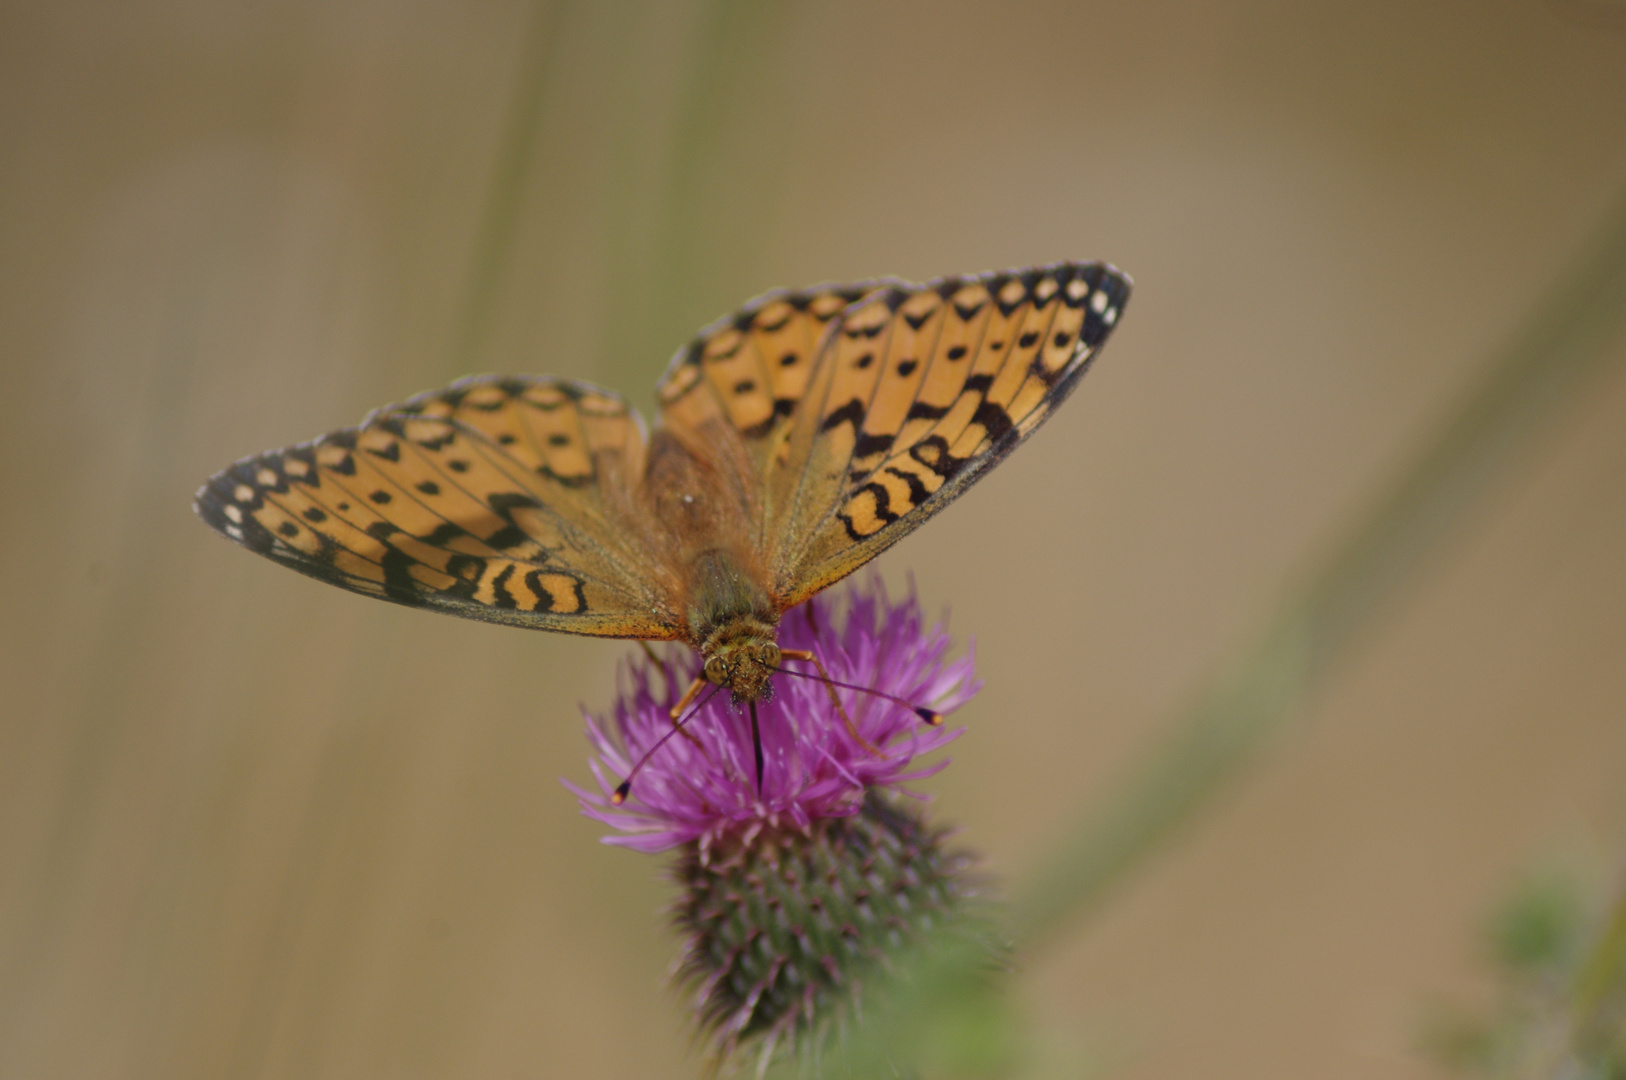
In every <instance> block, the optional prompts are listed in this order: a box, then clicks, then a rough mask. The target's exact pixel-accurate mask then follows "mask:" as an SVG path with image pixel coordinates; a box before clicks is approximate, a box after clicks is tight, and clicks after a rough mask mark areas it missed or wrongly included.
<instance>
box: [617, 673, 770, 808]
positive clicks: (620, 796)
mask: <svg viewBox="0 0 1626 1080" xmlns="http://www.w3.org/2000/svg"><path fill="white" fill-rule="evenodd" d="M721 689H722V687H720V686H714V687H712V691H711V693H709V694H707V695H706V696H705V697H704V698H702V699H701V701H700V702H699V703H698V704H697V705H695V707H694V708H692V709H690V710H689V711H688V712H687V713H685V714H684V716H683V719H681V720H673V721H672V730H671V731H668V732H667V733H666V734H664V735H662V736H661V737H660V738H659V739H657V740H655V745H654V746H651V747H650V748H649V749H648V750H645V751H644V756H643V757H641V758H639V759H638V762H637V764H635V765H633V767H632V768H631V769H630V770H628V772H627V778H626V779H625V780H623V781H621V783H619V784H617V785H616V786H615V793H614V794H612V795H611V796H610V803H611V805H613V806H620V805H621V804H622V803H624V802H626V801H627V796H628V795H630V794H631V793H632V781H633V779H634V778H635V777H636V776H637V775H638V774H639V773H640V772H643V770H644V766H645V765H647V764H649V759H650V758H652V757H654V756H655V751H657V750H659V749H660V748H661V747H663V746H665V745H666V741H667V740H668V739H670V738H671V737H672V736H673V735H676V734H678V733H679V732H680V731H683V725H684V724H687V723H688V722H689V721H690V720H693V719H694V716H695V714H696V713H698V712H699V711H700V710H701V709H703V708H705V707H706V702H708V701H710V700H711V699H712V698H713V697H715V696H716V695H717V691H719V690H721ZM756 733H757V732H756V710H755V709H754V708H753V709H752V710H751V734H752V735H753V736H755V735H756ZM761 791H762V743H761V742H760V741H759V742H758V743H757V792H758V794H760V793H761Z"/></svg>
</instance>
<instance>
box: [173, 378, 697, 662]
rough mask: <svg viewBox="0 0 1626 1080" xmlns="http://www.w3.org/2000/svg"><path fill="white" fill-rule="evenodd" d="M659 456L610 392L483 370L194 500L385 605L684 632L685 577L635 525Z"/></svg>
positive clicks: (238, 468)
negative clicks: (678, 597) (645, 543)
mask: <svg viewBox="0 0 1626 1080" xmlns="http://www.w3.org/2000/svg"><path fill="white" fill-rule="evenodd" d="M643 448H644V437H643V431H642V424H641V422H640V421H639V420H638V417H637V414H636V413H634V412H633V411H632V410H631V409H629V408H628V407H627V404H626V402H625V401H624V400H622V399H621V398H620V397H619V396H618V395H615V394H613V393H610V392H609V391H607V390H603V389H601V388H599V387H596V386H593V385H591V384H588V383H581V382H570V381H566V380H562V379H551V378H540V377H531V378H494V377H490V376H483V377H478V378H474V379H466V380H463V381H462V382H459V383H457V384H455V385H453V386H451V387H448V388H447V389H446V390H443V391H437V392H435V393H431V394H424V395H420V396H419V397H416V398H413V399H411V400H410V401H407V402H405V403H403V404H400V405H395V406H389V407H387V408H384V409H380V410H377V411H376V412H374V413H373V414H372V415H370V416H369V417H368V418H367V419H366V420H364V421H363V422H362V424H361V426H360V427H357V428H347V429H344V430H342V431H336V432H333V433H332V434H330V435H326V436H323V437H322V438H320V439H317V440H315V441H314V442H310V443H304V444H301V445H299V446H293V447H289V448H287V449H285V450H278V451H273V452H271V453H267V454H262V455H259V456H257V457H252V458H247V459H245V460H243V461H240V462H238V463H237V464H236V465H234V466H232V467H231V468H229V469H227V470H225V471H224V472H221V473H219V474H218V475H216V476H214V477H212V478H210V480H209V481H208V483H206V484H205V485H204V486H203V488H202V489H201V490H200V491H199V492H198V495H197V499H196V503H195V505H196V509H197V512H198V514H199V516H201V517H202V518H203V520H204V521H206V522H207V523H208V524H209V525H211V526H213V527H214V528H215V529H217V530H218V531H220V532H221V533H223V534H225V535H226V536H227V537H229V538H230V539H232V540H235V541H237V542H238V543H240V544H242V545H243V546H245V547H247V548H250V549H251V550H253V551H256V552H258V553H259V554H261V555H265V556H266V557H268V558H270V559H273V560H274V561H276V562H279V563H282V564H283V565H284V566H288V567H291V568H292V569H294V570H298V571H299V572H300V573H303V574H308V575H310V576H311V577H314V578H317V579H319V580H322V581H326V582H329V583H331V584H334V585H338V586H340V587H342V588H346V589H350V590H352V591H355V592H359V593H363V594H366V595H368V596H376V597H379V598H381V599H385V600H391V601H394V602H396V603H401V604H407V605H411V606H414V607H428V608H434V609H438V610H442V611H447V612H449V613H452V614H456V615H462V616H465V617H468V618H474V619H482V620H486V621H490V622H502V623H511V624H515V625H520V626H528V627H534V628H538V629H546V630H563V631H567V632H570V633H577V634H592V635H598V636H604V637H636V638H648V639H668V638H676V637H679V636H681V634H682V625H681V622H680V621H679V617H678V615H677V612H676V611H675V610H674V605H673V603H672V602H671V597H672V596H673V595H674V594H675V591H674V588H673V585H672V583H671V582H670V580H669V574H668V573H667V571H665V570H662V569H661V568H660V566H659V565H658V564H657V561H656V560H655V559H653V558H651V557H650V554H649V553H648V552H647V551H646V550H644V549H643V547H642V546H641V545H640V542H639V537H638V536H637V535H636V534H629V532H628V530H627V529H626V528H625V527H624V522H625V521H626V520H627V519H628V517H629V514H630V513H631V510H630V508H631V506H632V501H631V500H632V493H633V492H634V491H635V490H636V486H637V483H638V480H639V477H640V475H641V470H642V467H643V457H644V450H643Z"/></svg>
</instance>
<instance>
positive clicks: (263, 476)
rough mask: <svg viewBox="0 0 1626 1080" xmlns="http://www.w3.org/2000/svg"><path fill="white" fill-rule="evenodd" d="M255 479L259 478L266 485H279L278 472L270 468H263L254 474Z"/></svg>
mask: <svg viewBox="0 0 1626 1080" xmlns="http://www.w3.org/2000/svg"><path fill="white" fill-rule="evenodd" d="M254 479H256V480H258V481H259V482H260V483H262V484H264V485H265V486H266V487H276V486H277V474H276V473H274V472H272V471H271V470H270V469H261V470H260V471H259V472H257V473H255V474H254Z"/></svg>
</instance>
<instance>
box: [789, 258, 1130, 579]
mask: <svg viewBox="0 0 1626 1080" xmlns="http://www.w3.org/2000/svg"><path fill="white" fill-rule="evenodd" d="M1128 296H1129V282H1128V279H1126V278H1125V277H1124V276H1123V275H1122V274H1120V273H1119V272H1118V271H1116V270H1115V269H1113V268H1112V267H1109V266H1106V265H1104V264H1100V263H1083V264H1073V263H1066V264H1060V265H1057V266H1051V267H1044V268H1039V269H1034V270H1028V271H1020V272H1012V273H1001V274H989V275H984V276H981V277H975V278H946V279H943V280H941V281H937V282H932V283H930V284H928V285H924V286H912V285H903V284H891V285H887V286H885V287H883V288H881V289H878V290H876V291H874V292H872V293H870V294H869V295H867V296H865V297H864V298H862V299H861V300H859V301H857V302H855V303H854V304H853V305H852V306H851V307H849V308H848V309H847V310H846V311H845V312H843V313H842V315H841V317H840V319H839V320H838V321H837V322H836V324H835V326H834V327H833V328H832V329H831V331H830V332H829V336H828V338H827V339H826V342H825V345H824V347H823V349H822V351H821V352H820V355H819V359H818V363H817V366H816V369H815V372H814V375H813V380H812V383H811V386H810V389H809V392H808V393H807V395H806V397H805V398H804V402H803V407H801V408H799V409H798V410H797V412H796V415H795V417H794V423H793V425H792V428H791V430H790V431H789V432H788V433H787V435H786V438H785V445H786V446H787V447H788V448H789V454H788V455H787V457H788V460H787V461H786V462H784V463H783V465H782V466H781V467H782V469H783V470H784V471H785V472H786V473H787V475H788V474H794V475H795V479H794V481H790V482H787V483H785V485H784V490H785V492H786V494H785V495H784V496H782V497H781V498H780V499H779V500H777V503H776V505H775V510H774V513H775V514H776V517H775V519H774V521H773V522H772V524H771V526H770V527H769V529H768V530H767V531H768V533H769V535H770V536H771V537H772V541H771V542H772V544H773V545H774V546H773V548H772V552H771V558H770V565H771V566H772V568H773V575H774V584H775V588H776V591H777V595H778V596H779V597H780V599H781V602H782V603H783V604H785V605H786V606H787V607H788V606H791V605H794V604H798V603H801V602H802V601H803V600H806V599H807V598H808V597H810V596H812V595H813V594H814V593H816V592H818V591H819V590H820V589H823V588H826V587H827V586H829V585H830V584H831V583H832V582H834V581H836V580H838V579H840V578H841V577H843V576H845V575H846V574H848V573H851V572H852V571H853V570H855V569H857V568H858V567H859V566H861V565H863V564H864V563H865V562H867V561H868V560H869V559H871V558H874V557H875V556H876V555H877V554H879V553H880V552H881V551H883V550H884V549H885V548H887V547H889V546H891V545H892V544H893V543H896V542H897V541H898V540H899V539H901V538H902V537H903V536H905V535H907V534H908V533H909V532H911V531H913V530H914V529H915V528H917V527H918V526H919V525H920V524H922V523H923V522H924V521H926V520H927V519H928V518H930V517H931V515H933V514H935V513H936V512H937V511H938V510H940V509H942V508H943V507H944V506H946V505H947V504H948V503H949V502H951V501H952V500H953V499H954V498H955V496H957V495H958V494H959V493H960V492H961V491H963V490H964V489H965V487H966V486H967V485H968V484H970V483H971V482H972V481H973V480H975V479H976V478H977V477H978V476H980V475H981V474H982V473H983V472H985V471H986V470H987V469H989V468H990V467H992V466H993V465H995V464H997V463H998V462H999V461H1000V460H1001V459H1002V458H1003V457H1004V456H1005V455H1006V454H1008V453H1010V451H1011V450H1012V449H1014V448H1015V447H1016V445H1017V444H1018V443H1020V442H1021V441H1022V440H1023V439H1024V438H1026V437H1027V436H1028V435H1029V434H1030V433H1031V432H1032V431H1033V430H1034V429H1035V428H1037V427H1038V425H1039V424H1040V423H1042V422H1043V421H1044V419H1045V418H1046V417H1047V416H1049V414H1050V412H1051V411H1052V410H1053V409H1054V408H1055V406H1056V405H1057V404H1059V403H1060V402H1061V401H1062V399H1064V398H1065V397H1066V396H1067V394H1068V393H1070V392H1071V390H1072V388H1073V386H1074V385H1075V384H1076V383H1077V381H1078V379H1079V377H1080V376H1082V375H1083V373H1084V371H1085V370H1086V369H1087V368H1088V366H1089V363H1090V360H1091V359H1092V358H1093V356H1094V355H1095V352H1096V350H1097V349H1098V348H1099V347H1100V345H1101V343H1102V342H1103V341H1104V340H1105V339H1106V337H1107V335H1108V334H1109V333H1110V332H1111V329H1112V327H1113V325H1114V324H1115V323H1116V322H1117V319H1118V315H1119V313H1120V312H1121V311H1122V309H1123V305H1124V303H1125V302H1126V301H1127V299H1128ZM770 484H772V480H771V479H770Z"/></svg>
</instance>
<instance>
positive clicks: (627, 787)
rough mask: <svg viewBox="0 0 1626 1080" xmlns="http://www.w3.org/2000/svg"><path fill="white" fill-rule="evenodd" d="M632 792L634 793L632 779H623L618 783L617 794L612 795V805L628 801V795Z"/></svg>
mask: <svg viewBox="0 0 1626 1080" xmlns="http://www.w3.org/2000/svg"><path fill="white" fill-rule="evenodd" d="M631 793H632V781H631V780H623V781H621V783H619V784H617V785H616V789H615V794H613V795H611V796H610V805H612V806H620V805H621V804H622V803H624V802H626V801H627V796H628V795H630V794H631Z"/></svg>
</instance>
